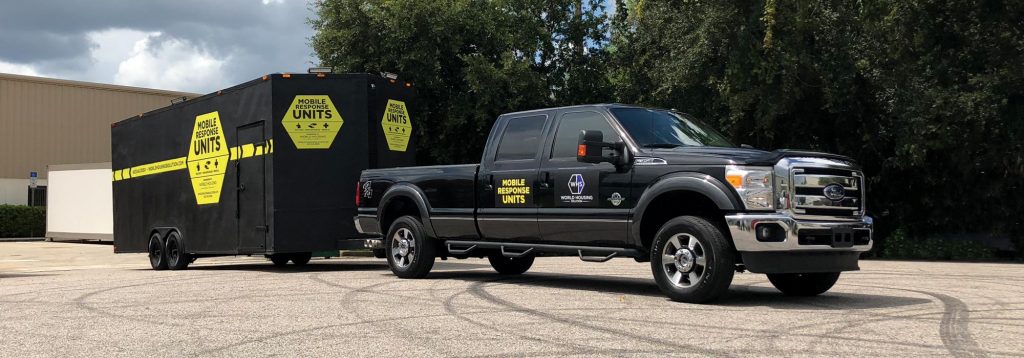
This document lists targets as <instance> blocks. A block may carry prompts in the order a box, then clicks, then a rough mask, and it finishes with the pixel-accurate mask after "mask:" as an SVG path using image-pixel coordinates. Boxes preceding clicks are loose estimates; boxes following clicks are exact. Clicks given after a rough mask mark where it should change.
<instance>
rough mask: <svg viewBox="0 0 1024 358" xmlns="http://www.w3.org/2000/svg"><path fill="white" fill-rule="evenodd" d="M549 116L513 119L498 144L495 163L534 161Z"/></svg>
mask: <svg viewBox="0 0 1024 358" xmlns="http://www.w3.org/2000/svg"><path fill="white" fill-rule="evenodd" d="M546 119H547V116H544V115H539V116H530V117H520V118H512V119H510V120H509V121H508V125H506V126H505V132H504V133H502V134H501V141H500V142H498V153H497V154H496V155H495V157H494V160H495V161H501V160H520V159H534V158H536V157H537V151H538V150H539V149H540V142H541V138H540V136H541V131H543V130H544V121H545V120H546Z"/></svg>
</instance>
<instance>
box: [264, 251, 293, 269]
mask: <svg viewBox="0 0 1024 358" xmlns="http://www.w3.org/2000/svg"><path fill="white" fill-rule="evenodd" d="M268 257H269V258H270V262H273V263H274V266H284V265H287V264H288V260H290V259H291V257H289V256H288V254H272V255H270V256H268Z"/></svg>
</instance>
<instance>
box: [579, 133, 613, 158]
mask: <svg viewBox="0 0 1024 358" xmlns="http://www.w3.org/2000/svg"><path fill="white" fill-rule="evenodd" d="M605 144H607V143H605V142H604V133H601V131H597V130H581V131H580V140H579V143H578V145H577V146H576V160H577V161H580V162H584V163H595V164H596V163H600V162H602V161H604V160H603V159H604V148H605Z"/></svg>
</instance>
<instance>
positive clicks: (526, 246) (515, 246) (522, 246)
mask: <svg viewBox="0 0 1024 358" xmlns="http://www.w3.org/2000/svg"><path fill="white" fill-rule="evenodd" d="M445 244H446V246H447V247H448V253H449V254H452V255H465V254H468V253H470V252H471V251H474V250H476V249H498V250H501V254H502V255H503V256H505V257H512V258H516V257H524V256H527V255H531V254H535V253H548V252H549V253H561V254H572V255H575V256H578V257H579V258H580V260H583V261H586V262H605V261H608V260H611V259H613V258H615V257H620V256H622V257H641V256H642V255H641V252H640V251H639V250H636V249H627V248H623V247H602V246H574V245H550V244H530V243H513V242H493V241H459V240H449V241H446V242H445ZM453 247H460V248H462V249H457V248H453ZM520 250H521V251H520ZM512 251H515V252H512ZM584 253H586V254H584Z"/></svg>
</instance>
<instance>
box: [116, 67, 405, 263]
mask: <svg viewBox="0 0 1024 358" xmlns="http://www.w3.org/2000/svg"><path fill="white" fill-rule="evenodd" d="M413 97H414V95H413V90H412V88H411V86H410V85H409V84H406V83H402V82H398V81H395V80H393V79H386V78H382V77H378V76H375V75H368V74H319V75H314V74H308V75H307V74H273V75H267V76H263V77H262V78H259V79H256V80H253V81H250V82H247V83H243V84H241V85H238V86H235V87H231V88H227V89H224V90H221V91H217V92H216V93H211V94H208V95H205V96H202V97H198V98H195V99H192V100H188V101H184V102H181V103H177V104H172V105H170V106H168V107H165V108H162V109H158V110H155V111H152V112H148V113H145V114H142V115H139V116H137V117H133V118H129V119H126V120H123V121H121V122H118V123H115V124H114V125H112V127H111V147H112V152H113V158H112V161H113V162H112V166H113V173H112V174H113V192H114V252H117V253H127V252H149V253H150V261H151V263H152V264H153V267H154V268H156V269H162V268H167V267H170V268H172V269H180V268H185V267H186V266H187V265H188V263H190V262H191V261H192V260H194V259H195V258H197V257H206V256H218V255H267V256H268V257H270V258H271V259H272V260H274V262H275V263H278V264H282V263H284V262H287V261H288V260H292V261H293V262H295V263H299V264H303V263H305V262H306V261H308V260H309V257H310V254H311V253H312V252H317V251H332V250H339V249H346V248H354V247H363V245H364V243H365V242H366V240H365V239H368V237H366V236H364V235H361V234H359V233H358V232H357V231H356V229H355V227H354V224H353V222H352V219H351V218H352V217H353V216H355V215H356V209H355V204H354V202H353V201H354V196H355V195H356V184H357V182H358V180H359V173H360V171H361V170H363V169H368V168H386V167H396V166H407V165H412V164H414V158H415V153H414V148H415V143H414V140H415V138H414V136H413V135H412V130H413V126H414V123H413V120H414V119H415V118H416V117H415V116H410V113H409V110H410V109H411V108H412V106H411V105H410V104H411V103H410V102H411V101H413V100H414V98H413Z"/></svg>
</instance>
